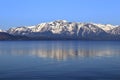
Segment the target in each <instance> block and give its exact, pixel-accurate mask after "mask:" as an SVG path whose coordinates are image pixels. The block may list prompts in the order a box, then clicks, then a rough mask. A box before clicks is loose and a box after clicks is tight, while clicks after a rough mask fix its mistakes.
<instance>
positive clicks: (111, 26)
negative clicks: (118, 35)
mask: <svg viewBox="0 0 120 80" xmlns="http://www.w3.org/2000/svg"><path fill="white" fill-rule="evenodd" d="M93 24H94V25H96V26H98V27H99V28H101V29H103V30H104V31H109V30H111V29H113V28H115V27H118V26H117V25H116V26H113V25H110V24H105V25H103V24H96V23H93Z"/></svg>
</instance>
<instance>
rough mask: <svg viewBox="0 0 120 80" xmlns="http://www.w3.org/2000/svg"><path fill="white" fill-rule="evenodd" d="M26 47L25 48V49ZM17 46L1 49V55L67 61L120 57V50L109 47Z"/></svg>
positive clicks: (73, 45) (65, 45)
mask: <svg viewBox="0 0 120 80" xmlns="http://www.w3.org/2000/svg"><path fill="white" fill-rule="evenodd" d="M23 46H24V47H23ZM23 46H21V45H17V46H9V47H7V48H8V49H7V50H6V49H1V50H0V54H8V53H7V52H9V53H10V54H13V55H32V56H33V55H34V56H38V57H42V58H53V59H57V60H65V59H67V58H75V57H97V56H98V57H101V56H105V57H107V56H114V55H117V56H119V55H120V50H119V49H117V48H114V47H112V46H109V45H106V46H105V45H103V44H102V45H100V44H99V45H91V44H87V45H86V44H78V43H76V44H73V43H68V44H67V43H54V44H53V43H51V44H47V43H46V44H39V45H38V44H37V45H30V44H29V45H27V46H25V45H24V44H23Z"/></svg>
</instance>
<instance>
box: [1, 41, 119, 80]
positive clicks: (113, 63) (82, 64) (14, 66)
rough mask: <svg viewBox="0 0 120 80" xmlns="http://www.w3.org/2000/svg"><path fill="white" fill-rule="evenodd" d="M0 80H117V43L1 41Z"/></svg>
mask: <svg viewBox="0 0 120 80" xmlns="http://www.w3.org/2000/svg"><path fill="white" fill-rule="evenodd" d="M0 80H120V42H119V41H1V42H0Z"/></svg>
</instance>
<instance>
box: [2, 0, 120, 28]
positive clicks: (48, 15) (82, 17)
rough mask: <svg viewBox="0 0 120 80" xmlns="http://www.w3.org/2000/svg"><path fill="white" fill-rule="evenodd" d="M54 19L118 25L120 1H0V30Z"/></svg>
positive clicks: (119, 23) (119, 21)
mask: <svg viewBox="0 0 120 80" xmlns="http://www.w3.org/2000/svg"><path fill="white" fill-rule="evenodd" d="M54 20H67V21H70V22H94V23H101V24H113V25H120V0H0V29H9V28H10V27H18V26H28V25H29V26H31V25H37V24H39V23H42V22H50V21H54Z"/></svg>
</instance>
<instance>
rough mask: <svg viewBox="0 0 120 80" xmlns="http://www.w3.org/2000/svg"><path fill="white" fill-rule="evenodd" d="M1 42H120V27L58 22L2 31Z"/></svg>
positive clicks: (0, 32) (0, 34) (0, 33)
mask: <svg viewBox="0 0 120 80" xmlns="http://www.w3.org/2000/svg"><path fill="white" fill-rule="evenodd" d="M0 40H120V26H119V25H116V26H113V25H110V24H96V23H80V22H68V21H66V20H56V21H53V22H46V23H41V24H38V25H35V26H21V27H16V28H10V29H8V30H6V31H2V30H0Z"/></svg>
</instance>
